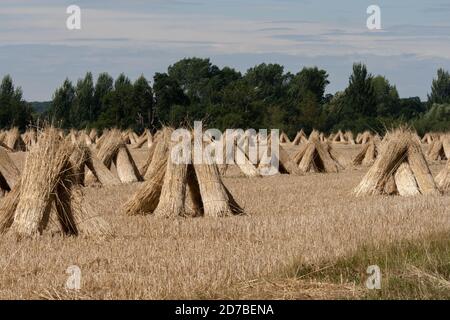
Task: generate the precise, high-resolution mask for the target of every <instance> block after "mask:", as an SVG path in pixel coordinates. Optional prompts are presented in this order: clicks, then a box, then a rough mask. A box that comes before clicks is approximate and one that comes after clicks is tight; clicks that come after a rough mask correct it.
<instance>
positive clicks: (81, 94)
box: [71, 72, 94, 128]
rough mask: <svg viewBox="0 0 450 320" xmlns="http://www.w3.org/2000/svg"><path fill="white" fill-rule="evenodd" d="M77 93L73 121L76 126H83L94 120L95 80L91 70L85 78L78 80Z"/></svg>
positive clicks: (72, 112)
mask: <svg viewBox="0 0 450 320" xmlns="http://www.w3.org/2000/svg"><path fill="white" fill-rule="evenodd" d="M75 95H76V100H75V103H74V104H73V105H72V108H71V122H72V125H73V126H74V127H77V128H81V127H85V126H87V124H88V123H90V122H92V121H93V120H94V81H93V78H92V73H91V72H88V73H86V76H85V77H84V79H80V80H78V82H77V86H76V88H75Z"/></svg>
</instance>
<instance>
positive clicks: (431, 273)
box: [288, 233, 450, 299]
mask: <svg viewBox="0 0 450 320" xmlns="http://www.w3.org/2000/svg"><path fill="white" fill-rule="evenodd" d="M371 265H377V266H379V268H380V270H381V279H382V280H381V289H380V290H369V289H367V287H366V281H367V279H368V277H369V276H370V275H369V274H368V273H367V268H368V266H371ZM288 272H289V273H290V274H289V275H290V276H294V277H297V278H302V279H315V280H317V281H324V282H331V283H337V284H339V283H347V284H348V283H355V284H356V285H357V286H360V287H361V288H363V292H365V294H364V298H366V299H450V233H447V234H437V235H433V236H430V237H427V238H422V239H417V240H414V241H402V242H399V243H396V244H391V245H386V246H383V245H379V246H365V247H361V248H359V249H358V250H357V251H356V252H354V253H353V254H352V255H351V256H347V257H342V258H339V259H338V260H336V261H329V262H325V263H323V264H320V265H313V266H311V265H304V264H301V263H299V264H296V265H294V266H292V268H290V269H289V271H288Z"/></svg>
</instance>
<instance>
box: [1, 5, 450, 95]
mask: <svg viewBox="0 0 450 320" xmlns="http://www.w3.org/2000/svg"><path fill="white" fill-rule="evenodd" d="M71 4H76V5H78V6H80V7H81V10H82V30H77V31H70V30H67V29H66V26H65V25H66V19H67V17H68V15H67V14H66V8H67V6H69V5H71ZM372 4H377V5H379V6H380V7H381V20H382V28H383V29H382V30H380V31H369V30H368V29H367V27H366V19H367V17H368V15H367V13H366V9H367V7H368V6H369V5H372ZM449 17H450V2H448V1H445V0H429V1H426V2H425V1H418V0H397V1H395V2H394V1H377V0H370V1H364V0H341V1H335V0H323V1H318V0H316V1H314V0H239V1H238V0H128V1H122V0H120V1H119V0H109V1H106V0H78V1H77V0H71V1H61V0H40V1H31V0H2V1H1V2H0V76H3V75H5V74H11V76H12V77H13V79H14V81H15V83H16V84H17V85H19V86H21V87H22V88H23V90H24V96H25V98H26V99H27V100H49V99H51V96H52V94H53V92H54V90H55V88H56V87H58V86H59V85H60V84H61V83H62V82H63V80H64V79H65V78H66V77H69V78H70V79H72V80H74V81H76V80H77V79H78V78H79V77H81V76H83V75H84V74H85V73H86V72H87V71H93V72H94V74H95V75H97V74H98V73H100V72H105V71H106V72H109V73H110V74H112V75H113V76H117V75H118V74H119V73H120V72H124V73H126V74H127V75H128V76H129V77H131V78H136V77H137V76H139V75H140V74H144V75H145V76H146V77H148V79H152V77H153V74H154V73H155V72H161V71H165V70H166V69H167V67H168V66H169V65H170V64H173V63H174V62H176V61H177V60H179V59H181V58H184V57H189V56H199V57H210V58H211V60H212V62H213V63H215V64H217V65H219V66H225V65H228V66H231V67H235V68H236V69H238V70H240V71H243V72H245V70H247V69H248V68H250V67H252V66H254V65H256V64H258V63H261V62H268V63H280V64H282V65H284V66H285V67H286V70H287V71H291V72H297V71H299V70H300V69H301V68H302V67H303V66H313V65H317V66H319V67H321V68H324V69H326V70H327V71H328V72H329V74H330V81H331V84H330V85H329V87H328V92H331V93H334V92H336V91H337V90H342V89H344V88H345V87H346V85H347V82H348V77H349V74H350V72H351V66H352V63H353V62H359V61H361V62H364V63H366V64H367V65H368V68H369V71H370V72H372V73H374V74H382V75H385V76H386V77H387V78H388V79H389V80H390V81H391V83H393V84H395V85H396V86H397V88H398V89H399V92H400V95H401V96H402V97H407V96H420V97H421V98H423V99H425V97H426V95H427V93H428V91H429V89H430V85H431V80H432V78H433V77H434V76H435V74H436V70H437V68H439V67H443V68H446V69H450V19H449Z"/></svg>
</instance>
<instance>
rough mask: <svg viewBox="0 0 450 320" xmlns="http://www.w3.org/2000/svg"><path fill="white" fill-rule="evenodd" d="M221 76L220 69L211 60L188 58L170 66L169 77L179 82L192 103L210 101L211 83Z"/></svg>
mask: <svg viewBox="0 0 450 320" xmlns="http://www.w3.org/2000/svg"><path fill="white" fill-rule="evenodd" d="M219 74H220V69H219V68H218V67H217V66H215V65H213V64H212V63H211V62H210V60H209V59H200V58H188V59H183V60H180V61H178V62H177V63H175V64H174V65H172V66H170V67H169V68H168V71H167V75H168V76H169V77H170V78H172V79H174V80H175V81H177V82H178V84H179V85H180V87H181V89H182V90H183V92H184V94H185V95H187V96H188V97H189V100H190V101H191V103H203V102H205V101H209V100H210V94H211V92H210V90H209V81H210V79H211V78H213V77H214V76H217V75H219Z"/></svg>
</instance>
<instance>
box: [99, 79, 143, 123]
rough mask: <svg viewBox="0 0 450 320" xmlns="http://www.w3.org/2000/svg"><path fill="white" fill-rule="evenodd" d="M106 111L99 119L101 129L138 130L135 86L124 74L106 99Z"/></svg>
mask: <svg viewBox="0 0 450 320" xmlns="http://www.w3.org/2000/svg"><path fill="white" fill-rule="evenodd" d="M105 106H106V108H105V110H104V111H103V112H102V114H101V115H100V117H99V119H98V122H97V123H98V124H99V126H101V127H117V128H120V129H125V128H133V129H135V128H136V119H135V117H136V115H137V112H136V108H135V107H134V106H133V84H132V83H131V81H130V79H129V78H128V77H126V76H125V75H124V74H123V73H122V74H120V75H119V77H118V78H117V79H116V81H115V82H114V90H113V91H111V92H110V93H109V94H108V95H107V96H106V97H105Z"/></svg>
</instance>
